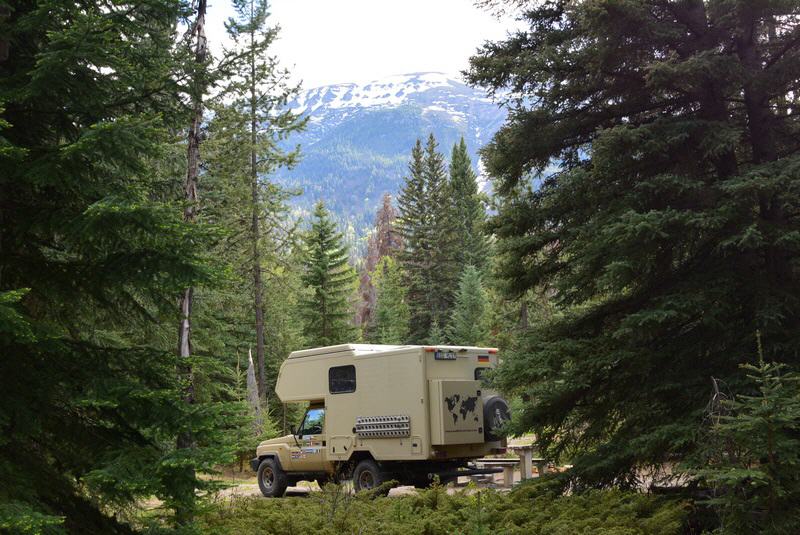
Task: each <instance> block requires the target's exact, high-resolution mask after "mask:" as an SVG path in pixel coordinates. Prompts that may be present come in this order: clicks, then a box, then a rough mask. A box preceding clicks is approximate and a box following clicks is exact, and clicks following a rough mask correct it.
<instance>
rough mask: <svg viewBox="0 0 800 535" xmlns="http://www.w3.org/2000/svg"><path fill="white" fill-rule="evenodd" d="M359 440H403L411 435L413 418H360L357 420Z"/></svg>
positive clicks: (399, 416) (398, 416)
mask: <svg viewBox="0 0 800 535" xmlns="http://www.w3.org/2000/svg"><path fill="white" fill-rule="evenodd" d="M356 435H358V436H359V438H403V437H408V436H410V435H411V418H410V417H408V416H404V415H397V416H359V417H357V418H356Z"/></svg>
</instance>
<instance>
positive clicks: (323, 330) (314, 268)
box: [301, 202, 356, 347]
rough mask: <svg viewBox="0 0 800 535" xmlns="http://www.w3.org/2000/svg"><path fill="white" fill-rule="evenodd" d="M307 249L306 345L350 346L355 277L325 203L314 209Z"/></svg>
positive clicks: (304, 316) (305, 268) (304, 314)
mask: <svg viewBox="0 0 800 535" xmlns="http://www.w3.org/2000/svg"><path fill="white" fill-rule="evenodd" d="M304 245H305V257H304V259H303V274H302V281H303V284H304V285H305V288H306V295H305V296H304V298H303V300H302V302H301V306H302V310H303V319H304V331H303V332H304V335H305V341H306V344H307V345H308V346H309V347H320V346H329V345H335V344H344V343H347V342H351V341H352V337H353V336H354V335H355V329H354V328H353V326H352V324H351V320H352V318H353V311H352V310H351V306H350V302H349V300H350V297H351V295H352V294H353V292H354V291H355V287H354V283H355V278H356V276H355V272H354V271H353V268H351V267H350V265H349V264H348V251H347V247H346V246H345V245H344V244H343V243H342V234H341V233H340V232H338V231H337V230H336V226H335V224H334V223H333V221H331V218H330V213H329V212H328V210H327V209H326V208H325V205H324V204H323V203H322V202H319V203H318V204H317V206H316V207H315V209H314V218H313V220H312V221H311V229H310V230H309V231H308V232H307V233H306V235H305V239H304Z"/></svg>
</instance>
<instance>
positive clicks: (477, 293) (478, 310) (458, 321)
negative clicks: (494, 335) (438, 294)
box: [446, 266, 489, 346]
mask: <svg viewBox="0 0 800 535" xmlns="http://www.w3.org/2000/svg"><path fill="white" fill-rule="evenodd" d="M487 301H488V298H487V295H486V291H485V290H484V289H483V283H482V282H481V274H480V271H478V269H477V268H475V266H467V267H466V268H465V269H464V272H463V273H462V274H461V280H460V281H459V283H458V291H457V292H456V301H455V305H454V306H453V313H452V315H451V316H450V323H449V324H448V325H447V329H446V332H447V338H448V341H449V342H450V343H451V344H457V345H471V346H477V345H481V344H485V343H486V341H487V339H488V337H489V329H488V323H487V312H488V311H487V309H486V304H487Z"/></svg>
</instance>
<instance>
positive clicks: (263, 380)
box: [250, 2, 268, 411]
mask: <svg viewBox="0 0 800 535" xmlns="http://www.w3.org/2000/svg"><path fill="white" fill-rule="evenodd" d="M253 18H254V7H253V2H250V20H251V21H252V20H253ZM257 111H258V109H257V100H256V56H255V28H253V27H251V29H250V186H251V190H252V191H251V194H252V203H253V206H252V208H253V214H252V216H253V220H252V224H251V227H250V234H251V235H250V239H251V240H252V241H253V300H254V305H255V309H256V361H257V363H258V395H259V396H260V398H261V401H262V403H263V404H264V407H263V408H264V411H266V410H267V409H268V406H267V364H266V362H265V359H264V304H263V299H264V285H263V282H262V280H261V248H260V244H259V240H260V238H261V228H260V218H259V202H258V167H257V154H256V141H257V127H258V124H257V119H258V114H257Z"/></svg>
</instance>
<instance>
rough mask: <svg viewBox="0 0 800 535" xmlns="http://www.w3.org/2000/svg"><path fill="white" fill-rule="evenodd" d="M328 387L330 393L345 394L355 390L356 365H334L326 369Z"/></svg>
mask: <svg viewBox="0 0 800 535" xmlns="http://www.w3.org/2000/svg"><path fill="white" fill-rule="evenodd" d="M328 389H329V390H330V391H331V394H345V393H347V392H355V391H356V367H355V366H353V365H352V364H351V365H349V366H334V367H333V368H329V369H328Z"/></svg>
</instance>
